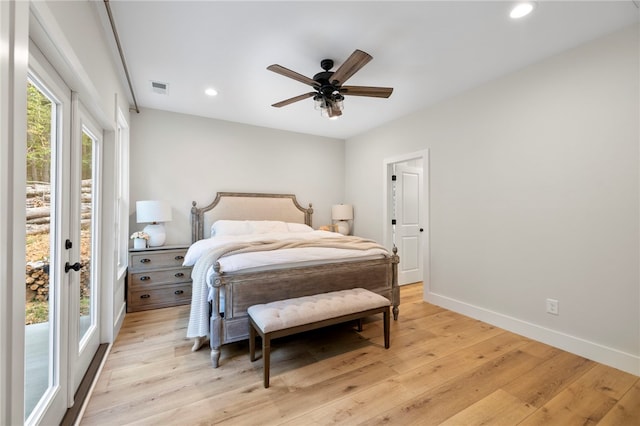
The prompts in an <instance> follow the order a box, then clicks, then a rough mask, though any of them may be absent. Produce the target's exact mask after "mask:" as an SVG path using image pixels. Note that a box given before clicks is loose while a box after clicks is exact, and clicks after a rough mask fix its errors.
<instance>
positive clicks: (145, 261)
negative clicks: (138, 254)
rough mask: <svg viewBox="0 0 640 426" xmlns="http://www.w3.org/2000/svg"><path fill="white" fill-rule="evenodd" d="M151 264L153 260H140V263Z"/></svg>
mask: <svg viewBox="0 0 640 426" xmlns="http://www.w3.org/2000/svg"><path fill="white" fill-rule="evenodd" d="M149 262H151V259H147V258H146V257H145V258H144V259H140V263H149Z"/></svg>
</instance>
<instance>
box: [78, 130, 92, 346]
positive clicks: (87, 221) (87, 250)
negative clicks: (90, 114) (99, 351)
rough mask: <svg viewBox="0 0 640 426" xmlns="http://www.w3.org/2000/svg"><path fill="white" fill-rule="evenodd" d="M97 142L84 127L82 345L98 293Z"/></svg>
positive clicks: (81, 200)
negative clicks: (95, 236) (95, 265)
mask: <svg viewBox="0 0 640 426" xmlns="http://www.w3.org/2000/svg"><path fill="white" fill-rule="evenodd" d="M94 145H95V137H93V136H92V135H91V134H90V133H89V131H88V130H87V129H86V128H83V130H82V155H81V158H82V166H81V168H82V171H81V177H80V178H81V185H80V188H81V189H80V206H81V207H80V264H81V265H82V268H81V269H80V291H79V296H80V303H79V307H80V309H79V311H80V312H79V314H80V321H79V334H78V336H79V342H80V346H82V342H83V340H84V337H85V335H86V334H87V332H88V331H89V329H90V328H91V326H94V325H95V323H96V318H95V311H96V310H95V309H94V304H95V301H94V299H93V298H92V297H91V296H92V295H93V294H95V280H94V279H93V277H94V274H93V273H92V261H91V258H92V251H93V242H94V239H93V229H94V222H93V211H94V200H95V191H94V182H95V180H94V178H93V174H94Z"/></svg>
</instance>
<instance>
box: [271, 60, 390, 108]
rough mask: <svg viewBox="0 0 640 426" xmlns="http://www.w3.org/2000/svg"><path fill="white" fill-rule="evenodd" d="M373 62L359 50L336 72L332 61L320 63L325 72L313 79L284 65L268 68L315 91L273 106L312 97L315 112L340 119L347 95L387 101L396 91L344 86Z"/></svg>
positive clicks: (385, 88) (384, 88)
mask: <svg viewBox="0 0 640 426" xmlns="http://www.w3.org/2000/svg"><path fill="white" fill-rule="evenodd" d="M371 59H373V57H372V56H371V55H369V54H368V53H366V52H363V51H362V50H357V49H356V50H355V51H354V52H353V53H352V54H351V56H349V57H348V58H347V60H346V61H344V63H343V64H342V65H340V66H339V67H338V69H337V70H335V71H330V70H331V68H333V60H331V59H323V60H322V61H321V62H320V67H321V68H322V69H323V70H324V71H321V72H319V73H317V74H316V75H314V76H313V78H309V77H305V76H304V75H302V74H299V73H297V72H295V71H291V70H290V69H288V68H285V67H283V66H281V65H277V64H273V65H269V66H268V67H267V69H268V70H269V71H273V72H275V73H277V74H281V75H284V76H285V77H289V78H292V79H294V80H297V81H299V82H301V83H304V84H308V85H309V86H311V87H313V89H314V90H315V91H314V92H309V93H305V94H303V95H298V96H294V97H293V98H289V99H285V100H284V101H280V102H277V103H275V104H273V105H271V106H274V107H276V108H280V107H283V106H285V105H289V104H292V103H294V102H298V101H301V100H304V99H307V98H311V97H313V101H314V104H315V107H316V109H319V110H320V112H321V114H322V115H323V116H325V117H328V118H338V117H339V116H341V115H342V109H343V101H344V95H347V96H368V97H374V98H388V97H389V96H391V93H392V92H393V88H391V87H371V86H343V84H344V83H345V82H346V81H347V80H348V79H349V78H350V77H351V76H352V75H354V74H355V73H356V72H358V71H359V70H360V68H362V67H364V66H365V65H366V64H367V63H368V62H369V61H370V60H371Z"/></svg>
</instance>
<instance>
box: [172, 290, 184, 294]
mask: <svg viewBox="0 0 640 426" xmlns="http://www.w3.org/2000/svg"><path fill="white" fill-rule="evenodd" d="M182 293H184V290H176V291H174V292H173V294H182Z"/></svg>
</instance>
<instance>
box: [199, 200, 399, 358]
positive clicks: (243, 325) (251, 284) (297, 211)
mask: <svg viewBox="0 0 640 426" xmlns="http://www.w3.org/2000/svg"><path fill="white" fill-rule="evenodd" d="M312 213H313V209H312V207H311V204H309V207H308V208H304V207H302V206H300V204H298V202H297V201H296V197H295V195H291V194H260V193H239V192H218V193H217V194H216V197H215V199H214V201H213V202H212V203H211V204H209V205H207V206H206V207H203V208H198V207H197V206H196V202H195V201H194V202H193V203H192V207H191V226H192V234H191V237H192V242H196V241H198V240H201V239H202V238H204V236H205V230H207V234H208V232H209V231H208V230H209V229H210V227H211V224H213V223H214V222H215V221H216V220H220V219H229V220H281V221H284V222H294V223H305V224H307V225H309V226H311V215H312ZM207 236H208V235H207ZM398 262H399V258H398V256H397V250H396V249H395V248H394V250H393V254H392V255H391V256H390V257H388V258H380V259H368V260H353V261H346V262H335V263H328V264H321V265H313V266H300V267H288V268H283V269H271V270H268V271H260V272H243V271H238V272H231V273H222V274H220V273H218V274H217V276H216V277H215V280H214V283H213V300H212V302H211V309H210V313H211V317H210V324H209V344H210V347H211V363H212V364H213V367H214V368H216V367H218V364H219V361H220V348H221V346H222V345H224V344H227V343H231V342H237V341H241V340H246V339H248V338H249V319H248V315H247V309H248V308H249V306H251V305H256V304H261V303H269V302H273V301H275V300H282V299H289V298H292V297H302V296H309V295H312V294H317V293H325V292H329V291H337V290H344V289H350V288H355V287H361V288H365V289H367V290H371V291H373V292H375V293H378V294H381V295H382V296H385V297H386V298H388V299H389V300H390V302H391V305H392V307H393V317H394V319H397V318H398V311H399V309H398V306H399V305H400V290H399V288H398V279H397V277H398ZM221 297H224V301H225V303H224V312H223V313H220V306H221V304H220V301H221ZM199 345H200V343H199V342H196V343H195V345H194V349H195V348H197V347H199Z"/></svg>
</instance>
